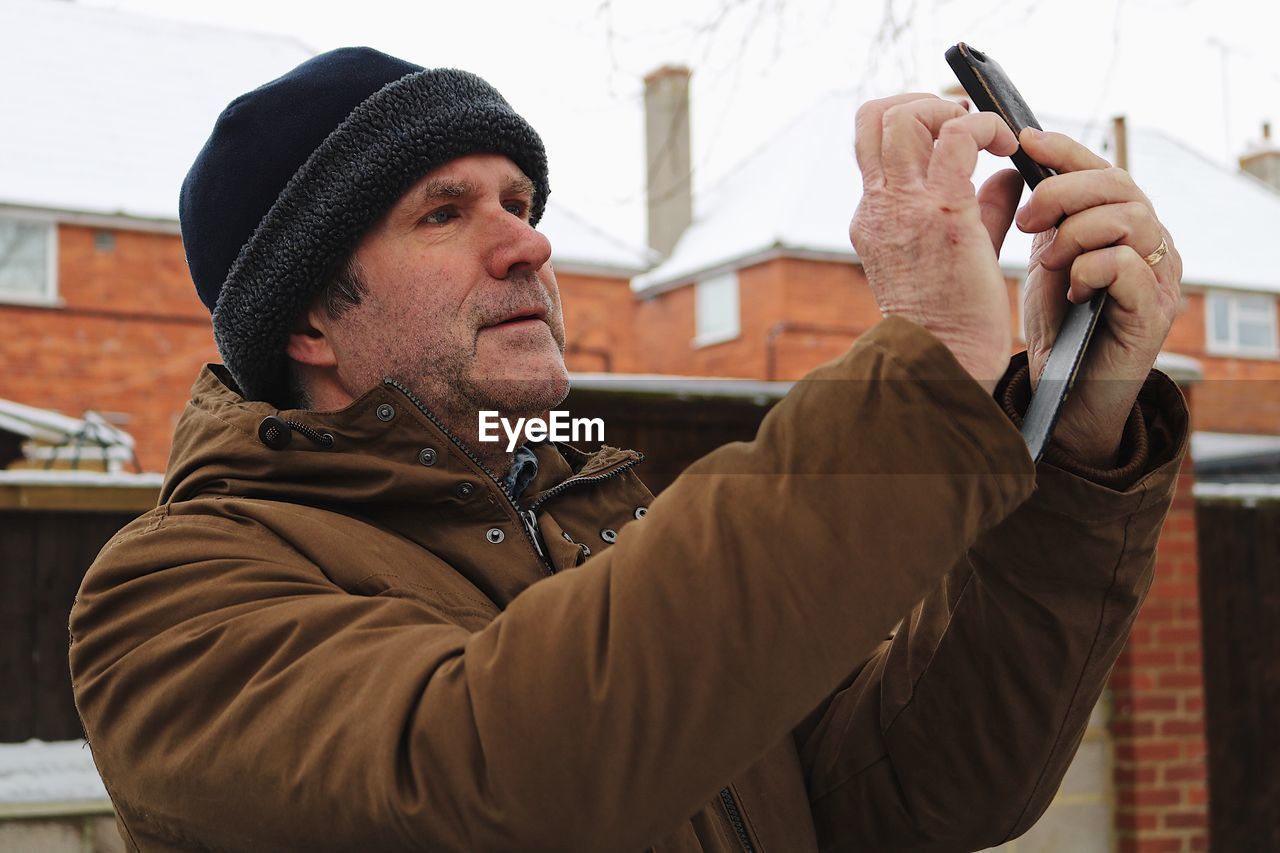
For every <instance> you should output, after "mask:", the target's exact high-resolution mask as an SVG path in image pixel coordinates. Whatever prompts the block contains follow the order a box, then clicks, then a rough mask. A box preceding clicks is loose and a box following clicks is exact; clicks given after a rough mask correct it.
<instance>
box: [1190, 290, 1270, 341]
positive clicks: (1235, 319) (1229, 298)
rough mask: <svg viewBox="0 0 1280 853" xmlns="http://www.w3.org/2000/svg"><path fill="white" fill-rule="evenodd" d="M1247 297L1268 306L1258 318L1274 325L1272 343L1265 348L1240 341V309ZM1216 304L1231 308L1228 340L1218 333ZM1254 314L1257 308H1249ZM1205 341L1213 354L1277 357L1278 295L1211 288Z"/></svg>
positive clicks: (1207, 300)
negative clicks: (1247, 344)
mask: <svg viewBox="0 0 1280 853" xmlns="http://www.w3.org/2000/svg"><path fill="white" fill-rule="evenodd" d="M1245 299H1256V300H1259V301H1262V302H1265V304H1266V306H1267V307H1266V308H1265V309H1263V312H1262V314H1261V315H1260V316H1259V315H1258V314H1256V313H1254V317H1255V319H1261V320H1262V321H1263V322H1265V323H1267V324H1269V325H1270V327H1271V345H1270V346H1264V347H1257V346H1245V345H1242V344H1241V343H1240V328H1239V324H1240V311H1241V309H1242V308H1244V306H1243V305H1242V303H1243V302H1244V300H1245ZM1215 304H1221V305H1223V306H1224V307H1225V309H1226V311H1227V333H1228V338H1227V340H1220V339H1218V338H1217V337H1216V336H1215V334H1214V326H1213V317H1214V306H1215ZM1247 310H1249V312H1250V313H1253V309H1252V308H1249V309H1247ZM1204 342H1205V347H1204V348H1205V352H1207V353H1209V354H1211V355H1229V356H1239V357H1245V358H1276V357H1277V356H1280V329H1278V328H1277V323H1276V296H1275V295H1274V294H1271V293H1253V292H1248V293H1246V292H1241V291H1233V290H1210V291H1207V292H1206V293H1205V303H1204Z"/></svg>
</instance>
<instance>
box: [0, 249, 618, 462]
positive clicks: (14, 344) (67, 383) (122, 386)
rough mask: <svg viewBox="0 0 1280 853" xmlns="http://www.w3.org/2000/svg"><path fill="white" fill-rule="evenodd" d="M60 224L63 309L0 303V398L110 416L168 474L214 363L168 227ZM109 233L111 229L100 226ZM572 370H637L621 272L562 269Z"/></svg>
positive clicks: (201, 311) (204, 320) (203, 315)
mask: <svg viewBox="0 0 1280 853" xmlns="http://www.w3.org/2000/svg"><path fill="white" fill-rule="evenodd" d="M100 230H101V229H95V228H86V227H81V226H76V225H60V226H58V297H59V303H60V304H59V306H58V307H49V308H43V307H41V308H35V307H28V306H18V305H5V304H3V303H0V329H3V334H0V398H3V399H8V400H14V401H16V402H19V403H25V404H27V405H30V406H38V407H40V408H43V409H52V410H54V411H58V412H61V413H63V414H67V415H72V416H76V417H79V416H80V415H82V414H83V413H84V412H85V411H86V410H87V409H93V410H95V411H98V412H102V413H104V414H107V415H108V416H109V417H110V418H111V420H112V421H113V422H115V423H117V424H118V425H119V426H121V427H123V428H124V429H126V430H127V431H128V432H129V433H130V434H131V435H133V437H134V439H135V441H136V442H137V453H138V458H139V461H140V463H141V465H142V467H143V469H144V470H147V471H163V470H164V468H165V464H166V462H167V460H168V457H169V447H170V444H171V440H172V435H173V428H174V426H175V425H176V423H177V420H178V417H179V415H181V413H182V409H183V407H184V406H185V405H186V401H187V399H188V397H189V396H190V390H191V385H192V383H193V382H194V381H195V378H196V375H197V374H198V373H199V371H200V368H201V367H202V366H203V365H204V364H205V363H206V362H209V361H218V360H219V359H218V352H217V349H216V348H215V347H214V345H213V333H212V329H211V328H210V324H209V312H208V311H207V310H206V309H205V307H204V306H203V305H202V304H201V303H200V300H199V299H198V298H197V297H196V293H195V287H194V285H193V284H192V283H191V278H190V276H189V274H188V272H187V264H186V258H185V256H184V254H183V250H182V241H181V239H180V238H179V237H178V236H177V235H175V234H156V233H147V232H137V231H123V230H111V231H110V232H109V233H110V235H111V237H112V238H113V240H114V245H112V246H111V247H109V248H99V247H98V245H97V242H96V235H97V234H98V233H99V232H100ZM104 233H107V232H104ZM557 280H558V281H559V284H560V289H561V293H562V297H563V299H564V304H565V315H566V316H565V322H566V327H567V334H568V343H569V351H568V353H567V354H566V360H567V362H568V364H569V366H570V369H573V370H583V371H597V370H606V369H612V370H614V371H623V370H635V369H636V368H635V363H636V355H635V344H634V335H633V330H634V328H635V324H634V322H633V318H634V311H635V308H636V302H635V300H634V299H633V298H632V296H631V293H630V287H629V283H628V282H627V281H626V280H625V279H621V278H607V277H601V276H583V275H574V274H563V275H559V276H557Z"/></svg>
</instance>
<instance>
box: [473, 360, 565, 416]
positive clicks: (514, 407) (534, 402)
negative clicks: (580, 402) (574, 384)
mask: <svg viewBox="0 0 1280 853" xmlns="http://www.w3.org/2000/svg"><path fill="white" fill-rule="evenodd" d="M522 367H523V368H524V369H522V370H520V371H511V372H507V373H506V374H505V375H501V376H494V377H490V378H488V379H484V380H481V381H479V382H477V383H476V386H477V389H478V390H480V391H481V395H480V396H482V397H483V398H485V399H487V400H488V401H489V403H490V405H491V407H492V408H494V409H497V410H498V411H502V412H509V413H512V414H520V415H534V414H539V413H541V412H545V411H546V410H547V409H552V408H555V407H556V406H558V405H560V404H561V403H562V402H564V398H565V397H567V396H568V395H569V374H568V371H567V370H565V366H564V360H563V359H562V358H560V357H559V353H557V354H556V357H555V358H549V359H546V360H545V361H544V360H537V361H536V362H535V363H533V364H529V363H526V364H525V365H522Z"/></svg>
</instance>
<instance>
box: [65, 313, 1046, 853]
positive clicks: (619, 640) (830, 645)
mask: <svg viewBox="0 0 1280 853" xmlns="http://www.w3.org/2000/svg"><path fill="white" fill-rule="evenodd" d="M1033 482H1034V468H1033V466H1032V464H1031V461H1030V458H1029V457H1028V455H1027V453H1026V449H1025V447H1024V445H1023V443H1022V440H1021V438H1020V436H1019V435H1018V433H1017V431H1016V430H1015V429H1014V428H1013V427H1012V425H1011V424H1010V423H1009V420H1008V418H1007V417H1005V416H1004V414H1003V413H1002V412H1001V411H1000V408H999V406H997V405H996V404H995V401H994V400H993V399H992V398H991V397H990V396H989V395H986V394H984V393H983V392H982V389H981V388H980V386H979V385H978V384H977V383H975V382H973V381H972V380H971V379H970V378H969V377H968V376H967V374H965V373H964V371H963V369H962V368H961V367H960V365H959V364H958V363H957V362H956V361H955V359H954V358H953V357H952V356H951V353H950V351H949V350H947V349H946V348H945V347H944V346H943V345H942V344H941V343H939V342H938V341H937V340H936V339H935V338H933V336H932V335H930V334H928V333H927V332H926V331H925V330H923V329H922V328H920V327H918V326H914V325H913V324H911V323H909V322H907V321H905V320H901V319H896V318H891V319H889V320H886V321H885V322H883V323H881V324H880V326H878V327H877V328H876V329H875V330H873V331H872V332H870V333H868V334H867V335H864V336H863V337H862V338H861V339H860V340H859V342H858V343H857V344H856V345H855V346H854V347H853V348H852V349H851V350H850V352H849V353H847V354H846V355H845V356H843V357H842V358H841V359H839V360H837V361H835V362H832V363H831V364H829V365H826V366H824V367H823V368H819V369H818V370H817V371H815V372H814V373H813V374H811V375H810V377H809V378H808V379H807V381H804V382H801V383H798V384H797V386H796V388H794V389H793V391H792V393H790V394H789V395H788V396H787V397H786V398H785V399H784V400H783V401H781V402H780V403H779V404H778V405H777V406H776V407H775V408H774V410H773V411H772V412H771V413H770V415H769V416H768V417H767V418H766V419H765V421H764V422H763V423H762V426H761V428H760V431H759V434H758V436H757V438H756V439H755V440H754V441H753V442H750V443H737V444H731V445H727V446H725V447H723V448H720V449H719V450H717V451H715V452H713V453H712V454H710V455H708V456H707V457H705V458H704V459H702V460H700V461H699V462H698V463H695V465H693V466H692V467H691V468H690V469H689V470H688V471H687V472H686V473H685V474H684V475H682V476H681V477H680V478H679V479H678V480H677V481H676V482H675V483H674V484H673V485H672V486H671V487H670V488H669V489H667V490H666V491H665V492H664V493H663V494H662V495H661V496H660V497H659V498H657V499H656V500H655V501H654V502H653V504H652V505H651V506H650V511H649V513H648V516H647V518H646V519H645V521H644V522H643V523H637V524H632V525H628V526H626V527H624V528H623V529H622V531H621V532H620V535H619V538H618V540H617V542H616V544H615V545H613V546H612V547H611V548H609V549H608V550H607V551H605V552H604V553H602V554H600V555H598V556H597V557H593V558H592V560H591V561H590V562H589V563H588V564H587V566H585V567H584V568H582V569H579V570H575V571H569V572H563V573H561V574H558V575H556V576H553V577H550V578H548V579H546V580H543V581H541V582H539V583H535V584H533V585H532V586H531V587H529V588H528V589H527V590H526V591H524V592H523V593H521V594H520V595H519V596H518V597H517V598H516V599H515V600H514V601H513V602H512V604H511V605H510V606H509V607H508V608H507V609H506V610H505V611H503V612H502V613H501V614H500V615H498V616H497V618H494V619H492V620H491V621H489V622H488V623H487V624H484V625H483V626H482V627H478V628H473V629H470V630H469V629H466V628H463V627H462V626H461V625H460V624H458V623H457V620H455V619H451V618H449V616H448V615H447V614H442V613H441V612H437V611H436V610H433V609H431V608H430V607H428V606H425V605H424V604H422V603H421V602H419V601H414V600H409V599H407V598H397V597H394V596H387V595H379V596H358V595H352V594H349V593H347V592H346V591H344V590H343V589H341V588H339V587H338V586H336V585H335V584H333V583H332V582H330V581H329V580H328V579H327V578H326V577H325V576H324V575H323V574H322V573H321V572H320V571H319V569H318V568H317V567H316V565H315V564H314V563H313V562H311V561H309V560H308V559H307V558H306V555H304V554H301V553H299V552H298V551H296V550H294V549H292V548H291V547H290V546H289V545H288V544H287V543H283V542H273V541H262V540H263V539H265V537H263V536H262V535H261V533H260V532H259V533H256V534H255V532H254V531H255V530H259V528H258V527H256V526H255V521H254V519H253V517H252V512H251V508H246V505H249V504H251V503H252V502H246V501H237V500H235V499H228V500H219V501H211V502H210V503H212V504H213V505H214V507H215V509H213V510H212V511H209V510H206V511H205V514H204V515H202V516H200V517H196V518H192V517H189V516H188V517H186V518H185V519H184V518H183V517H181V507H174V508H172V511H171V512H170V513H169V514H168V515H166V512H165V511H164V508H162V510H161V511H158V512H157V513H155V514H153V515H152V516H151V517H150V518H145V519H144V520H143V521H142V522H140V523H138V524H135V525H134V526H133V527H132V528H130V529H129V530H128V531H127V532H126V533H125V534H123V535H122V536H121V537H119V538H118V539H117V540H115V541H113V543H112V544H111V545H109V546H108V548H107V549H106V550H105V551H104V552H103V554H102V555H101V556H100V557H99V560H98V562H97V563H96V564H95V566H94V567H93V569H92V570H91V571H90V572H89V574H88V576H87V577H86V580H85V581H84V584H83V586H82V588H81V590H80V594H79V596H78V598H77V602H76V605H75V607H74V609H73V611H72V614H71V633H72V646H71V668H72V674H73V682H74V686H75V691H76V698H77V704H78V708H79V710H80V713H81V716H82V719H83V720H84V722H85V726H86V731H87V734H88V738H89V741H90V744H91V745H92V747H93V751H94V757H95V761H96V762H97V764H98V766H99V769H100V771H101V772H102V775H103V779H104V782H105V783H106V785H107V788H108V790H109V791H110V793H111V795H112V797H113V799H114V800H115V801H116V803H117V805H118V806H119V807H120V809H121V813H122V814H127V815H128V818H127V820H126V824H127V825H128V829H129V831H130V832H131V833H132V834H133V836H134V841H135V843H139V844H141V845H142V846H144V847H145V846H148V845H151V844H154V845H157V846H166V845H179V846H187V847H200V848H201V849H205V848H214V849H223V848H234V849H240V850H251V849H280V848H286V847H288V848H294V847H307V848H310V849H357V848H359V849H379V850H392V849H432V850H484V851H499V850H521V851H531V850H635V849H640V848H643V847H644V846H646V844H648V843H651V842H652V841H653V840H654V839H656V838H659V837H661V836H663V835H664V834H666V833H667V832H669V831H671V830H672V829H673V828H675V827H676V826H678V825H679V823H680V822H681V821H683V820H685V819H687V818H688V816H689V815H691V814H693V813H694V812H695V811H697V809H698V808H699V807H701V806H702V805H703V804H704V803H706V802H707V801H709V800H710V799H711V798H712V797H713V796H714V795H715V792H716V791H717V790H718V789H719V788H720V787H721V786H723V784H724V783H725V781H726V780H728V779H732V778H734V777H735V776H736V775H738V774H739V773H740V772H742V771H743V770H745V769H746V768H747V767H748V766H750V765H751V764H752V763H753V762H754V761H755V760H756V759H757V758H758V757H759V756H760V755H761V754H763V753H764V752H765V751H766V750H767V749H769V748H770V747H771V746H773V745H775V744H777V743H778V742H780V741H782V740H784V739H785V738H786V737H787V736H788V735H789V733H790V732H791V731H792V730H793V729H794V728H795V726H796V725H798V724H799V723H800V722H801V720H802V719H803V718H804V716H805V714H806V713H808V712H809V711H810V710H811V709H813V708H814V707H815V706H816V705H817V704H818V703H819V702H821V701H822V700H823V698H824V697H826V696H828V695H829V694H830V693H831V692H832V691H833V690H834V689H835V688H836V687H837V686H838V685H839V684H840V682H841V680H842V679H844V678H846V677H847V675H848V673H849V672H850V671H851V670H852V669H853V668H854V667H856V666H857V665H858V663H859V662H860V661H863V660H865V659H866V658H867V656H868V654H870V653H871V652H872V651H873V650H874V648H875V647H876V644H877V643H878V642H879V641H880V639H881V638H882V637H884V636H885V634H886V633H887V632H888V631H889V630H890V629H891V628H892V627H893V625H894V624H895V623H896V622H897V621H898V620H899V618H900V616H901V614H902V613H905V612H907V611H908V610H909V609H910V608H911V606H912V605H913V604H914V603H915V602H918V601H920V600H921V598H923V597H924V596H925V595H926V593H927V592H928V591H929V590H930V589H932V588H934V587H936V586H937V584H938V582H939V580H940V578H942V576H943V575H944V574H945V573H946V572H947V570H948V569H949V568H950V567H951V566H952V565H954V564H955V562H956V560H957V559H959V558H960V556H961V555H962V554H963V553H964V552H965V550H966V549H967V548H968V547H969V545H970V544H972V543H973V541H974V540H975V539H977V538H978V537H979V536H980V535H982V534H983V533H984V532H985V531H988V530H990V529H991V528H992V527H994V526H996V525H997V524H999V523H1000V522H1001V521H1002V520H1003V519H1005V518H1006V517H1007V516H1008V515H1009V514H1010V513H1011V512H1012V511H1013V510H1014V509H1015V508H1016V507H1017V506H1018V505H1019V504H1020V503H1022V502H1023V501H1024V500H1026V499H1027V497H1028V496H1029V495H1030V493H1031V491H1032V487H1033ZM926 525H927V526H926ZM924 530H927V535H916V534H917V533H919V532H922V531H924ZM184 554H187V555H190V554H202V555H206V556H205V557H203V558H201V559H192V558H188V559H182V558H181V555H184ZM427 556H428V555H424V559H425V558H427ZM1002 689H1003V688H1002ZM936 698H937V699H939V700H940V699H941V698H942V697H936ZM743 709H750V710H749V712H744V711H743ZM824 754H825V752H824ZM820 778H824V779H825V778H830V775H829V774H828V773H826V772H823V773H822V774H821V777H820Z"/></svg>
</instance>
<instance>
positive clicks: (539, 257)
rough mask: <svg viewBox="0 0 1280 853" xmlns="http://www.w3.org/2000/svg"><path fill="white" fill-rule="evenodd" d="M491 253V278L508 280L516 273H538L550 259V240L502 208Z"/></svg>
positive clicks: (489, 260) (489, 259) (494, 233)
mask: <svg viewBox="0 0 1280 853" xmlns="http://www.w3.org/2000/svg"><path fill="white" fill-rule="evenodd" d="M492 236H493V244H492V248H491V250H490V251H489V253H488V264H487V266H488V268H489V270H488V271H489V275H491V276H493V277H494V278H497V279H506V278H509V277H510V276H511V275H513V274H519V273H527V272H535V271H537V270H539V269H542V267H543V265H545V264H546V262H547V261H549V260H550V259H551V241H550V240H548V239H547V238H546V236H545V235H544V234H542V233H541V232H540V231H537V230H536V229H534V227H533V226H532V225H530V224H529V223H528V222H526V221H525V220H523V219H521V218H520V217H518V216H513V215H512V214H511V212H510V211H508V210H506V209H503V210H502V212H501V217H500V218H499V220H498V223H497V224H496V225H495V227H494V230H493V235H492Z"/></svg>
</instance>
